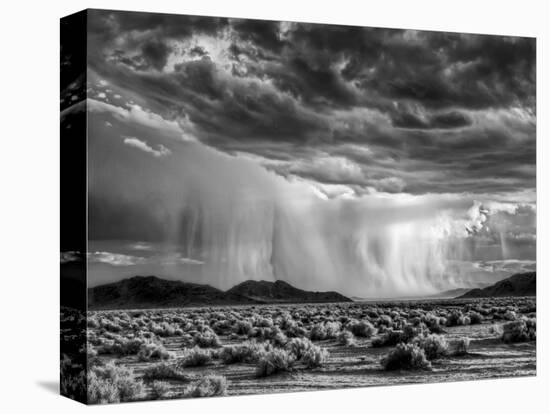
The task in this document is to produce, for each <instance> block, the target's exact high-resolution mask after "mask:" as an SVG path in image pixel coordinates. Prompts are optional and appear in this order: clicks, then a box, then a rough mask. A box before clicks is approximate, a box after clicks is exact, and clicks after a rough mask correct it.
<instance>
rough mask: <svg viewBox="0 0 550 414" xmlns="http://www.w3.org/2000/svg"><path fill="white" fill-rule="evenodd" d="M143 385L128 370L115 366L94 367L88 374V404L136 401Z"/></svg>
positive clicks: (110, 364) (111, 364)
mask: <svg viewBox="0 0 550 414" xmlns="http://www.w3.org/2000/svg"><path fill="white" fill-rule="evenodd" d="M142 393H143V383H142V382H141V381H140V380H137V379H136V378H135V377H134V372H133V371H132V370H131V369H129V368H124V367H121V366H117V365H115V364H114V363H113V362H111V363H108V364H105V365H104V366H95V367H92V369H91V370H90V371H89V373H88V403H90V404H105V403H113V402H121V401H132V400H135V399H138V398H139V397H140V396H141V395H142Z"/></svg>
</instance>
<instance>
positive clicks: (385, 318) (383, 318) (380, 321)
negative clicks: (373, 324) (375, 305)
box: [377, 315, 393, 327]
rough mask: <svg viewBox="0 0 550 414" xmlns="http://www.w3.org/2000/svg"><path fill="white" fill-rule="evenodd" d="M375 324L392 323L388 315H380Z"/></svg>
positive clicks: (386, 324) (388, 325)
mask: <svg viewBox="0 0 550 414" xmlns="http://www.w3.org/2000/svg"><path fill="white" fill-rule="evenodd" d="M377 325H378V326H387V327H390V326H392V325H393V320H392V318H391V316H389V315H380V317H379V318H378V321H377Z"/></svg>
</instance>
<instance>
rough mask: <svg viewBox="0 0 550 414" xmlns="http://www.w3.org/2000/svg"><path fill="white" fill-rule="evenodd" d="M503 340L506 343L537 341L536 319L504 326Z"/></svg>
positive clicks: (513, 322)
mask: <svg viewBox="0 0 550 414" xmlns="http://www.w3.org/2000/svg"><path fill="white" fill-rule="evenodd" d="M502 329H503V332H502V340H503V341H504V342H506V343H513V342H527V341H535V340H536V339H537V321H536V319H527V318H525V319H518V320H515V321H512V322H507V323H505V324H504V325H503V326H502Z"/></svg>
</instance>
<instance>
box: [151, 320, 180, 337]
mask: <svg viewBox="0 0 550 414" xmlns="http://www.w3.org/2000/svg"><path fill="white" fill-rule="evenodd" d="M149 331H151V332H152V333H154V334H155V335H158V336H163V337H166V336H175V335H176V334H178V335H181V334H182V333H183V331H182V330H181V329H179V328H177V327H176V326H173V325H172V324H170V323H168V322H161V323H160V324H156V323H152V324H150V325H149Z"/></svg>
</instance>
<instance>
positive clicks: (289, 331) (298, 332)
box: [285, 321, 308, 338]
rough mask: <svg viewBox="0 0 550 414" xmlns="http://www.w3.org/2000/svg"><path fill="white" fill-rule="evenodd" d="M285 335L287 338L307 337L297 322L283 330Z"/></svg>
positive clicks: (305, 331)
mask: <svg viewBox="0 0 550 414" xmlns="http://www.w3.org/2000/svg"><path fill="white" fill-rule="evenodd" d="M285 334H286V336H287V337H289V338H303V337H305V336H307V334H308V332H307V329H305V328H304V327H303V326H300V325H298V323H297V322H294V321H293V322H292V323H289V324H287V326H286V328H285Z"/></svg>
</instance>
